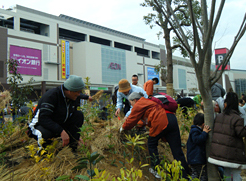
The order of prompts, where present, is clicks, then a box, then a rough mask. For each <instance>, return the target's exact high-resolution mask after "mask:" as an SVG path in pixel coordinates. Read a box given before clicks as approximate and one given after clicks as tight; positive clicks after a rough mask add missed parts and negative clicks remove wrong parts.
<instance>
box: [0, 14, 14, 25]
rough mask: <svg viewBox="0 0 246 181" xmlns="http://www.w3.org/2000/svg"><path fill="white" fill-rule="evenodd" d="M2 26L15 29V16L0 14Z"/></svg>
mask: <svg viewBox="0 0 246 181" xmlns="http://www.w3.org/2000/svg"><path fill="white" fill-rule="evenodd" d="M0 26H2V27H5V28H9V29H13V28H14V17H12V16H9V15H5V14H0Z"/></svg>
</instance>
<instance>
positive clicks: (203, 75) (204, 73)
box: [191, 51, 220, 181]
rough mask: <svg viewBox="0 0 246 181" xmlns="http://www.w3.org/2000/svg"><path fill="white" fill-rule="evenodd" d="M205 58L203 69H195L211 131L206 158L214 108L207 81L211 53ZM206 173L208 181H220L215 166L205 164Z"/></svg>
mask: <svg viewBox="0 0 246 181" xmlns="http://www.w3.org/2000/svg"><path fill="white" fill-rule="evenodd" d="M205 57H206V58H205V62H204V66H203V69H200V68H201V67H199V68H198V67H197V68H196V77H197V80H198V86H199V90H200V93H201V96H202V100H203V106H204V121H205V125H208V126H209V127H210V129H211V131H210V132H209V133H208V139H207V143H206V156H207V158H208V156H209V152H210V145H211V142H212V135H213V127H214V108H213V103H212V94H211V85H210V81H209V77H210V63H209V61H210V62H211V51H208V52H207V54H206V56H205ZM191 58H193V61H194V59H195V57H194V56H191ZM207 171H208V180H209V181H217V180H220V177H219V174H218V169H217V167H216V166H215V165H213V164H210V163H207Z"/></svg>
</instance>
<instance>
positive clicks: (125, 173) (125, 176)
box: [117, 158, 149, 181]
mask: <svg viewBox="0 0 246 181" xmlns="http://www.w3.org/2000/svg"><path fill="white" fill-rule="evenodd" d="M126 160H127V163H128V164H129V165H130V167H131V168H130V169H129V170H128V169H127V168H126V167H124V168H121V169H120V174H121V176H120V177H117V180H119V181H123V180H132V181H137V180H138V179H140V178H142V176H143V172H142V170H141V169H140V168H143V167H146V166H148V165H149V164H144V165H141V162H140V163H139V167H138V168H135V167H134V165H133V161H134V158H131V159H130V160H128V159H126Z"/></svg>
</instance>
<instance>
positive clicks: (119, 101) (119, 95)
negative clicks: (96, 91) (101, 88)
mask: <svg viewBox="0 0 246 181" xmlns="http://www.w3.org/2000/svg"><path fill="white" fill-rule="evenodd" d="M132 92H142V93H143V95H144V97H145V98H148V95H147V94H146V92H145V91H144V90H143V88H141V87H138V86H135V85H131V89H130V91H129V93H128V94H127V95H125V94H123V93H122V92H119V91H117V103H116V109H118V108H120V109H122V108H123V102H122V99H123V98H125V99H127V100H128V97H129V95H130V94H131V93H132ZM131 110H132V106H131V108H130V110H129V111H128V112H127V113H126V115H125V116H126V117H128V116H129V115H130V113H131Z"/></svg>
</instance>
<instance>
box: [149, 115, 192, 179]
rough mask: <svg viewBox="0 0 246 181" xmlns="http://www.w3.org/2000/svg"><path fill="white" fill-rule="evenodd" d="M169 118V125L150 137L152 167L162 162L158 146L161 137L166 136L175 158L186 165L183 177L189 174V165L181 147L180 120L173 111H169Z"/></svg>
mask: <svg viewBox="0 0 246 181" xmlns="http://www.w3.org/2000/svg"><path fill="white" fill-rule="evenodd" d="M167 118H168V125H167V127H166V129H164V130H163V131H162V132H161V133H160V134H159V135H157V136H156V137H151V136H149V138H148V148H149V155H150V156H151V167H153V168H154V167H155V166H156V165H158V164H160V160H159V153H158V149H157V146H158V141H159V139H161V138H162V137H165V138H166V140H167V142H168V143H169V146H170V148H171V151H172V154H173V158H174V159H176V160H177V161H181V165H182V166H183V167H184V170H183V178H186V177H187V174H189V167H188V164H187V162H186V159H185V156H184V153H183V151H182V149H181V138H180V131H179V126H178V121H177V118H176V116H175V115H174V114H171V113H167Z"/></svg>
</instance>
